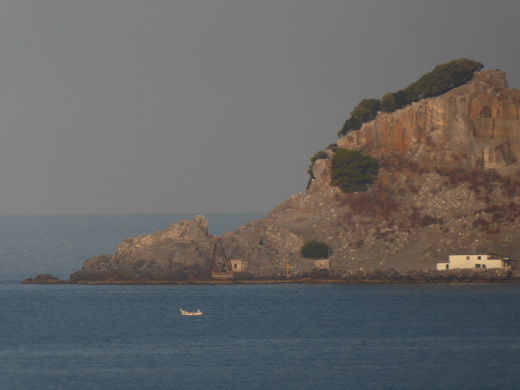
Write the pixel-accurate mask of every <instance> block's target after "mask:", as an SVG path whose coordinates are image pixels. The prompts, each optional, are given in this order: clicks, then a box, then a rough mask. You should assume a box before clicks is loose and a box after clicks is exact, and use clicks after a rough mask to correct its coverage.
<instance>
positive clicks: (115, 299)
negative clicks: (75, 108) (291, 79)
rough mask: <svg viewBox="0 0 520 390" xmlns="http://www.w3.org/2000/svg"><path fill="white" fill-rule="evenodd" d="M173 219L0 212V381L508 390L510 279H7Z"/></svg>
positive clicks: (212, 219) (74, 265) (220, 217)
mask: <svg viewBox="0 0 520 390" xmlns="http://www.w3.org/2000/svg"><path fill="white" fill-rule="evenodd" d="M262 216H263V215H262V214H210V215H207V218H208V221H209V224H210V232H211V233H212V234H215V235H221V234H223V233H224V232H226V231H229V230H234V229H236V228H238V227H239V226H240V225H242V224H243V223H244V222H246V221H249V220H252V219H256V218H259V217H262ZM185 218H188V219H191V218H193V215H188V214H186V215H185V214H182V215H181V214H175V215H172V214H169V215H124V216H122V215H116V216H107V215H104V216H3V217H2V216H0V310H1V314H0V389H9V390H13V389H30V390H38V389H42V390H49V389H71V390H83V389H85V390H86V389H121V390H123V389H124V390H133V389H136V390H137V389H395V390H403V389H414V390H418V389H468V390H478V389H489V390H491V389H493V390H495V389H511V390H513V389H520V321H519V320H520V303H519V302H520V285H519V284H383V283H378V284H363V283H331V284H249V285H149V286H147V285H93V286H86V285H24V284H21V281H22V280H23V279H25V278H28V277H34V276H36V275H37V274H39V273H51V274H53V275H55V276H58V277H60V278H64V279H66V278H68V276H69V275H70V274H71V273H72V272H74V271H76V270H79V269H80V268H81V264H82V262H83V261H84V260H85V259H87V258H89V257H92V256H95V255H98V254H103V253H107V254H110V253H113V252H114V251H115V250H116V248H117V245H118V244H119V243H120V242H121V241H122V240H123V239H125V238H127V237H133V236H136V235H142V234H150V233H152V232H154V231H156V230H159V229H164V228H165V227H167V226H168V225H170V224H172V223H174V222H177V221H178V220H181V219H185ZM180 308H182V309H184V310H197V309H200V310H202V311H203V312H204V315H203V316H199V317H186V316H181V315H180V312H179V309H180Z"/></svg>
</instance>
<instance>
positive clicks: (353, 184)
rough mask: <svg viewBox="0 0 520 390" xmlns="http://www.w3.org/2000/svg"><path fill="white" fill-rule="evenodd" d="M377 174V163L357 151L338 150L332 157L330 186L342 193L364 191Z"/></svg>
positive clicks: (370, 157)
mask: <svg viewBox="0 0 520 390" xmlns="http://www.w3.org/2000/svg"><path fill="white" fill-rule="evenodd" d="M378 173H379V163H378V162H377V160H376V159H375V158H373V157H372V156H370V155H368V154H363V153H361V152H360V151H359V150H346V149H338V150H336V153H334V157H332V185H334V186H338V187H340V188H341V189H342V190H343V192H357V191H366V190H367V189H368V187H369V186H370V184H372V183H373V182H374V181H375V180H376V178H377V174H378Z"/></svg>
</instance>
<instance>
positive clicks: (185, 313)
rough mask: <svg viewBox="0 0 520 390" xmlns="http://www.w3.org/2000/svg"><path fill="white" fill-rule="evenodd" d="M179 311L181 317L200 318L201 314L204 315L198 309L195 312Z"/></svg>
mask: <svg viewBox="0 0 520 390" xmlns="http://www.w3.org/2000/svg"><path fill="white" fill-rule="evenodd" d="M179 310H180V311H181V315H183V316H201V315H202V314H204V313H202V312H201V311H200V309H197V311H186V310H182V309H179Z"/></svg>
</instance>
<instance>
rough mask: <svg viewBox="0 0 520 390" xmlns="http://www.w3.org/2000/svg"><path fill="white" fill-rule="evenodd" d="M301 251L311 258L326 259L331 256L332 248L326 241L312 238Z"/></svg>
mask: <svg viewBox="0 0 520 390" xmlns="http://www.w3.org/2000/svg"><path fill="white" fill-rule="evenodd" d="M300 253H301V255H302V256H303V257H306V258H310V259H326V258H328V257H329V253H330V249H329V245H328V244H327V243H326V242H322V241H316V240H312V241H307V242H306V243H305V244H303V246H302V249H301V250H300Z"/></svg>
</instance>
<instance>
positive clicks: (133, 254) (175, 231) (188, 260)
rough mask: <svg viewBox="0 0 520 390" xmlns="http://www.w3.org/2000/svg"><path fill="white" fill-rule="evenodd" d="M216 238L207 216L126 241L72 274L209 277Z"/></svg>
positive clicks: (90, 277) (88, 277) (77, 277)
mask: <svg viewBox="0 0 520 390" xmlns="http://www.w3.org/2000/svg"><path fill="white" fill-rule="evenodd" d="M212 250H213V239H212V238H211V236H210V235H209V234H208V222H207V221H206V218H204V217H203V216H200V215H199V216H197V217H196V218H195V219H194V221H188V220H182V221H179V222H177V223H175V224H173V225H171V226H170V227H168V228H167V229H165V230H161V231H158V232H156V233H153V234H150V235H147V236H137V237H134V238H129V239H127V240H124V241H123V242H122V243H121V244H120V245H119V248H118V249H117V251H116V253H114V254H113V255H101V256H96V257H94V258H92V259H89V260H87V261H85V262H84V264H83V267H82V269H81V270H80V271H78V272H76V273H74V274H72V275H71V277H70V280H71V282H74V283H81V282H87V281H88V282H92V281H110V282H122V281H127V282H132V281H134V282H158V281H165V280H168V281H180V280H190V279H193V280H204V279H208V278H209V269H210V264H211V256H212Z"/></svg>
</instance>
